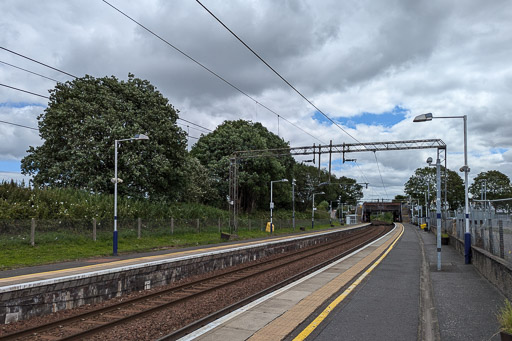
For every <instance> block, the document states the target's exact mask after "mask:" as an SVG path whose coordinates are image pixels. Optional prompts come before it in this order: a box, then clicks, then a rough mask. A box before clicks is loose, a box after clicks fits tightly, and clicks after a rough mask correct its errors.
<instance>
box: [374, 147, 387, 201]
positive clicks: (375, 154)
mask: <svg viewBox="0 0 512 341" xmlns="http://www.w3.org/2000/svg"><path fill="white" fill-rule="evenodd" d="M373 156H374V157H375V163H377V169H378V171H379V175H380V181H381V182H382V187H384V193H386V198H387V199H389V196H388V191H387V190H386V185H384V179H383V178H382V173H381V172H380V167H379V161H378V160H377V153H376V152H373Z"/></svg>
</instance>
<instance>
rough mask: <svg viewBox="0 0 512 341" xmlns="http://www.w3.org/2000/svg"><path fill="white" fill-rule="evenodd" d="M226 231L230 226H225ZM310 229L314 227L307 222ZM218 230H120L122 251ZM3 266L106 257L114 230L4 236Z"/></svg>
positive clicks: (192, 241) (206, 236)
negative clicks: (94, 237)
mask: <svg viewBox="0 0 512 341" xmlns="http://www.w3.org/2000/svg"><path fill="white" fill-rule="evenodd" d="M327 228H330V226H329V225H328V224H315V231H316V230H322V229H327ZM224 231H226V229H224ZM306 231H311V228H310V226H307V229H306ZM298 232H301V231H300V230H299V226H298V225H297V228H296V229H295V230H293V229H292V228H291V227H287V228H279V229H276V230H275V231H274V233H273V235H283V234H291V233H298ZM269 235H270V234H269V233H268V232H265V231H261V229H259V228H254V229H251V230H248V229H241V230H239V231H238V237H239V238H240V239H252V238H262V237H268V236H269ZM222 242H223V240H221V238H220V234H219V233H218V230H216V229H215V230H214V229H211V230H209V231H204V232H201V233H197V232H177V233H175V234H170V233H168V232H166V233H164V232H162V231H156V232H155V233H152V234H150V235H148V234H147V233H146V236H143V237H141V238H140V239H138V238H137V233H136V231H133V230H128V231H120V232H119V244H118V253H119V254H123V253H137V252H147V251H152V250H158V249H168V248H182V247H187V246H197V245H207V244H216V243H222ZM0 248H2V252H1V253H0V270H7V269H13V268H20V267H26V266H34V265H41V264H49V263H56V262H64V261H72V260H78V259H86V258H94V257H102V256H103V257H104V256H109V255H111V254H112V232H110V231H108V232H107V231H101V232H99V233H98V236H97V240H96V241H93V240H92V238H91V237H90V236H89V235H79V234H70V233H65V232H63V231H60V232H59V231H54V232H48V233H44V234H40V235H38V237H36V239H35V246H31V245H30V237H29V236H27V235H25V236H22V235H17V236H10V237H5V236H4V237H2V238H0Z"/></svg>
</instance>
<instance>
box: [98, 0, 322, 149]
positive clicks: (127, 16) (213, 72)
mask: <svg viewBox="0 0 512 341" xmlns="http://www.w3.org/2000/svg"><path fill="white" fill-rule="evenodd" d="M102 1H103V2H104V3H105V4H107V5H108V6H110V7H112V8H113V9H114V10H116V11H117V12H119V13H120V14H122V15H123V16H125V17H126V18H128V19H129V20H131V21H132V22H134V23H135V24H137V25H138V26H140V27H141V28H143V29H144V30H146V31H147V32H148V33H150V34H152V35H153V36H155V37H156V38H158V39H159V40H161V41H162V42H164V43H165V44H167V45H168V46H170V47H171V48H173V49H174V50H176V51H177V52H179V53H180V54H181V55H183V56H184V57H186V58H188V59H190V60H191V61H193V62H194V63H196V64H197V65H199V66H200V67H201V68H203V69H204V70H206V71H207V72H209V73H211V74H212V75H214V76H215V77H217V78H218V79H220V80H221V81H223V82H224V83H226V84H227V85H229V86H230V87H232V88H233V89H235V90H236V91H238V92H240V93H241V94H242V95H244V96H246V97H247V98H249V99H251V100H252V101H254V102H255V103H256V104H258V105H260V106H261V107H263V108H265V109H266V110H268V111H269V112H271V113H273V114H274V115H276V116H279V114H278V113H277V112H275V111H274V110H272V109H270V108H269V107H267V106H266V105H264V104H263V103H260V102H258V101H257V100H256V99H255V98H254V97H252V96H251V95H249V94H248V93H246V92H245V91H243V90H242V89H240V88H239V87H237V86H236V85H234V84H233V83H231V82H229V81H228V80H227V79H225V78H223V77H222V76H220V75H219V74H218V73H216V72H215V71H213V70H211V69H210V68H208V67H207V66H205V65H204V64H202V63H201V62H199V61H198V60H196V59H194V58H193V57H192V56H190V55H188V54H187V53H185V52H184V51H182V50H180V49H179V48H178V47H176V46H174V45H173V44H171V43H170V42H168V41H167V40H165V39H164V38H163V37H161V36H159V35H158V34H156V33H155V32H153V31H152V30H150V29H149V28H147V27H146V26H144V25H142V24H141V23H139V22H138V21H137V20H135V19H133V18H132V17H130V16H129V15H128V14H126V13H124V12H123V11H121V10H120V9H119V8H117V7H115V6H114V5H112V4H110V3H109V2H108V1H106V0H102ZM280 118H281V119H282V120H284V121H286V122H288V123H289V124H290V125H292V126H294V127H295V128H297V129H299V130H301V131H302V132H304V133H306V134H307V135H309V136H311V137H312V138H314V139H316V140H318V141H320V142H322V144H325V142H323V141H322V140H320V139H319V138H318V137H316V136H313V135H312V134H310V133H309V132H307V131H305V130H304V129H302V128H301V127H299V126H298V125H296V124H294V123H292V122H290V121H289V120H288V119H286V118H284V117H283V116H280Z"/></svg>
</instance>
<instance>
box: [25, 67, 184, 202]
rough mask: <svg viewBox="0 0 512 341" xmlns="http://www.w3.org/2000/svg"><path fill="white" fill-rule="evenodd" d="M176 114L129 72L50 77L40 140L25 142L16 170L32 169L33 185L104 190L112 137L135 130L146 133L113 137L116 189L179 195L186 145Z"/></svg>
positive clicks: (110, 189) (155, 195) (111, 161)
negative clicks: (123, 77) (121, 76)
mask: <svg viewBox="0 0 512 341" xmlns="http://www.w3.org/2000/svg"><path fill="white" fill-rule="evenodd" d="M177 118H178V113H177V111H176V110H175V109H174V108H173V106H172V105H171V104H170V103H169V102H168V100H167V99H166V98H165V97H164V96H163V95H162V94H161V93H160V92H159V91H157V89H156V88H155V87H154V86H153V85H151V84H150V82H149V81H147V80H142V79H139V78H135V77H134V75H132V74H129V75H128V80H127V81H119V80H118V79H116V78H115V77H113V76H112V77H103V78H95V77H92V76H88V75H86V76H85V77H82V78H78V79H75V80H73V81H69V82H66V83H58V84H57V85H56V87H55V88H54V89H53V90H51V91H50V101H49V104H48V107H47V108H46V109H45V110H44V112H43V113H42V114H41V115H40V116H39V117H38V120H39V134H40V136H41V138H42V139H43V144H42V145H41V146H39V147H32V146H31V147H30V148H29V150H28V151H27V152H28V155H27V156H26V157H25V158H24V159H23V160H22V164H21V168H22V172H23V173H24V174H30V175H33V183H34V185H36V186H54V187H73V188H80V189H86V190H89V191H92V192H97V193H105V192H106V193H108V192H110V193H112V192H113V190H114V185H113V184H112V182H111V179H112V178H113V177H114V140H116V139H117V140H119V139H125V138H130V137H133V136H134V135H135V134H139V133H143V134H146V135H148V136H149V140H146V141H126V142H122V143H121V144H120V147H119V150H118V176H119V178H121V179H122V180H123V183H122V184H121V185H120V186H118V187H119V193H120V194H122V195H129V196H131V197H149V198H154V199H162V198H165V199H168V198H179V197H180V195H181V193H182V190H183V186H184V183H185V182H184V178H185V175H186V174H185V169H184V165H185V161H186V158H187V152H186V145H187V144H186V133H185V132H184V131H183V130H182V129H180V128H179V127H178V126H177V125H176V119H177Z"/></svg>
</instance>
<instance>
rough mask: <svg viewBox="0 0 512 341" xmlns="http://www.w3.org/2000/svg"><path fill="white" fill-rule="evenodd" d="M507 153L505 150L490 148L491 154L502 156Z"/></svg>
mask: <svg viewBox="0 0 512 341" xmlns="http://www.w3.org/2000/svg"><path fill="white" fill-rule="evenodd" d="M507 151H508V149H507V148H491V153H492V154H504V153H506V152H507Z"/></svg>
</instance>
